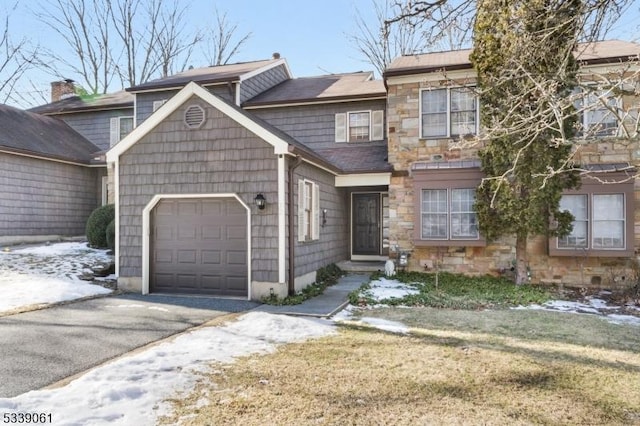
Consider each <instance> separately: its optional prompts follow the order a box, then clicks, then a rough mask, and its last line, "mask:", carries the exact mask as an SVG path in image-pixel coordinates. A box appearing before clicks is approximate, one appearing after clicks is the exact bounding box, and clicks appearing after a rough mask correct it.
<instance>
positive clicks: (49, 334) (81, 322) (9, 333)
mask: <svg viewBox="0 0 640 426" xmlns="http://www.w3.org/2000/svg"><path fill="white" fill-rule="evenodd" d="M256 306H258V304H257V303H253V302H248V301H246V300H230V299H215V298H208V297H179V296H163V295H148V296H142V295H131V294H130V295H121V296H110V297H103V298H98V299H92V300H87V301H82V302H76V303H69V304H66V305H59V306H52V307H50V308H47V309H42V310H39V311H33V312H25V313H22V314H16V315H10V316H6V317H2V318H0V342H2V345H0V398H1V397H13V396H16V395H19V394H22V393H24V392H27V391H30V390H35V389H40V388H42V387H45V386H48V385H50V384H53V383H56V382H58V381H60V380H62V379H65V378H67V377H69V376H72V375H74V374H77V373H80V372H83V371H85V370H88V369H90V368H92V367H94V366H97V365H99V364H102V363H103V362H105V361H108V360H110V359H112V358H115V357H118V356H121V355H123V354H126V353H127V352H130V351H131V350H134V349H136V348H139V347H141V346H144V345H146V344H149V343H152V342H155V341H157V340H160V339H163V338H166V337H169V336H171V335H173V334H176V333H180V332H182V331H184V330H186V329H188V328H191V327H194V326H197V325H200V324H203V323H205V322H207V321H209V320H212V319H214V318H216V317H219V316H222V315H225V314H229V313H234V312H241V311H247V310H250V309H252V308H255V307H256Z"/></svg>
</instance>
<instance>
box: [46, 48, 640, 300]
mask: <svg viewBox="0 0 640 426" xmlns="http://www.w3.org/2000/svg"><path fill="white" fill-rule="evenodd" d="M597 47H598V49H596V51H592V52H587V53H584V55H586V56H585V62H584V67H585V68H588V69H591V70H606V69H608V68H607V67H613V68H615V67H619V66H620V65H621V64H623V63H626V62H628V61H629V57H630V56H631V55H634V54H635V55H637V54H638V53H639V52H640V47H639V46H637V45H635V44H631V43H623V42H603V43H600V44H597ZM468 53H469V52H468V51H457V52H442V53H436V54H427V55H417V56H410V57H403V58H399V59H398V60H397V61H395V62H394V64H392V65H391V67H390V68H389V69H388V70H387V72H386V73H385V79H384V81H379V80H374V79H373V75H372V74H371V73H363V72H358V73H351V74H340V75H324V76H319V77H307V78H293V77H292V75H291V72H290V71H289V68H288V66H287V63H286V61H285V60H284V59H280V58H279V57H278V58H273V59H269V60H264V61H255V62H247V63H239V64H232V65H225V66H220V67H208V68H199V69H194V70H189V71H186V72H184V73H181V74H178V75H175V76H170V77H166V78H161V79H158V80H155V81H151V82H148V83H145V84H141V85H139V86H136V87H132V88H129V89H127V94H126V95H120V96H119V97H117V98H114V99H113V102H111V105H109V102H108V101H107V102H104V103H101V104H100V108H95V105H94V108H93V110H91V109H90V108H89V109H87V108H85V109H84V110H82V108H76V109H73V107H70V108H69V109H67V110H65V111H62V110H58V111H57V112H56V110H55V109H52V108H51V105H54V104H55V103H54V104H50V105H49V106H45V107H46V108H45V110H44V111H43V112H42V113H46V114H48V115H56V116H58V117H59V118H62V119H64V120H65V121H67V123H69V125H71V126H72V127H73V126H74V125H76V126H80V125H81V124H80V123H82V122H83V120H85V122H87V120H89V121H93V122H94V123H98V122H99V123H102V125H103V128H102V130H100V131H99V132H98V133H100V135H97V134H96V135H88V134H87V135H85V136H86V137H87V138H89V139H90V138H94V140H95V141H96V144H98V143H101V144H103V145H101V147H107V144H106V142H105V141H106V140H107V139H105V134H106V129H107V128H108V129H109V133H110V136H109V138H108V140H109V144H108V145H109V146H110V149H109V151H108V153H107V156H106V160H107V170H108V175H109V178H108V181H109V183H110V184H109V196H108V198H109V200H110V202H114V203H115V205H116V212H117V217H116V221H117V236H116V239H117V249H116V252H117V253H116V259H117V273H118V276H119V286H120V287H121V288H124V289H129V290H132V291H139V292H142V293H147V292H162V293H189V294H208V295H218V296H229V297H242V298H250V299H259V298H260V297H262V296H265V295H269V294H277V295H279V296H284V295H286V294H288V293H292V292H293V291H298V290H300V289H301V288H303V287H304V286H306V285H307V284H309V283H311V282H313V281H314V280H315V274H316V271H317V270H318V269H319V268H320V267H323V266H326V265H327V264H330V263H333V262H338V261H342V260H358V261H367V260H371V261H380V260H386V259H389V258H396V257H397V256H398V254H399V252H406V253H409V254H410V257H409V266H408V267H409V269H411V270H421V271H425V270H426V271H430V270H433V269H434V268H435V267H439V268H442V269H445V270H450V271H456V272H462V273H470V274H485V273H490V274H500V273H503V272H504V271H508V270H509V269H510V268H511V266H512V262H513V260H514V257H515V249H514V241H512V240H511V239H508V238H506V239H503V240H500V241H497V242H490V243H488V242H486V241H485V240H484V239H483V237H482V235H480V234H479V233H478V226H477V221H476V219H475V213H474V212H473V202H474V194H475V188H476V187H477V186H478V185H479V183H480V182H481V180H482V178H483V175H482V173H481V171H480V169H479V161H478V156H477V152H478V147H477V146H471V147H465V148H464V149H461V148H459V147H458V146H457V145H456V144H455V142H456V140H457V139H459V135H464V134H469V133H477V132H478V131H479V108H478V103H477V101H476V99H475V96H474V94H473V92H472V91H470V90H468V89H467V86H472V85H473V84H474V81H475V76H474V74H473V70H472V69H471V66H470V64H469V61H468ZM598 67H599V68H598ZM443 69H444V70H445V73H443ZM123 96H124V97H123ZM127 96H128V97H129V99H130V103H128V104H127V103H122V100H123V99H125V100H126V99H127ZM131 98H132V99H131ZM116 99H119V101H116ZM63 102H64V101H63ZM67 102H70V101H67ZM620 102H621V103H622V104H621V105H620V107H623V106H624V107H626V106H627V104H629V105H630V104H632V103H633V102H635V99H621V100H620ZM604 116H606V114H605V113H604V112H602V111H594V112H593V114H591V115H589V117H596V118H598V119H599V120H600V121H602V117H604ZM122 120H124V124H123V121H122ZM127 120H130V121H127ZM585 120H586V122H587V123H586V124H587V125H589V123H588V121H589V119H588V118H587V115H585ZM116 121H117V122H118V123H116ZM605 121H606V120H605ZM74 123H75V124H74ZM106 123H109V125H108V126H107V124H106ZM599 124H600V125H602V122H601V123H599ZM604 124H605V126H604V127H605V129H611V128H613V127H615V126H616V124H615V123H611V122H608V121H606V122H605V123H604ZM89 127H91V128H94V129H97V126H89ZM116 133H117V135H116ZM605 133H606V132H605ZM605 133H603V135H602V136H606V137H602V138H596V139H593V140H581V141H580V151H579V159H580V161H582V163H583V165H584V166H585V168H590V169H591V170H593V171H594V172H596V173H595V174H594V176H596V177H599V176H606V178H607V179H617V180H618V181H620V182H622V181H623V180H624V183H619V184H615V185H606V186H604V185H601V184H599V183H598V181H597V180H593V179H592V180H589V178H586V177H585V178H584V181H583V185H582V188H581V189H580V190H579V191H576V192H573V193H567V194H565V196H564V197H563V201H562V203H563V204H562V205H563V206H564V207H565V208H566V209H569V210H570V211H572V213H573V214H574V215H575V216H576V223H575V224H574V232H573V233H572V234H571V235H570V236H569V237H567V238H565V239H562V240H560V241H558V240H557V239H555V240H548V239H544V238H534V239H532V240H531V241H530V244H529V268H530V270H531V280H532V282H547V283H564V284H567V285H586V286H589V285H592V286H602V287H611V286H615V285H625V283H626V282H628V281H629V279H628V278H627V277H629V274H628V271H629V265H630V261H631V260H632V259H635V250H636V247H637V246H638V241H640V233H637V232H636V230H635V224H636V223H640V214H639V213H638V212H639V211H640V210H639V209H638V208H636V203H635V198H636V191H635V180H634V179H632V178H629V177H628V173H630V171H629V170H630V166H637V165H638V161H639V160H638V159H639V158H640V146H636V145H637V143H636V142H635V141H634V142H623V141H622V139H617V138H615V137H612V136H611V135H607V134H605ZM101 138H102V139H101ZM100 141H102V142H100ZM259 200H264V205H263V206H261V207H259V206H258V201H259ZM605 206H606V208H605ZM638 232H640V231H638Z"/></svg>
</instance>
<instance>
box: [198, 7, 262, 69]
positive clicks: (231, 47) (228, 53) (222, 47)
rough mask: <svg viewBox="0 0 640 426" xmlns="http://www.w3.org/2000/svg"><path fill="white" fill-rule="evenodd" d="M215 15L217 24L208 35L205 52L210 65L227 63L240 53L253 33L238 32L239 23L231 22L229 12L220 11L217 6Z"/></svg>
mask: <svg viewBox="0 0 640 426" xmlns="http://www.w3.org/2000/svg"><path fill="white" fill-rule="evenodd" d="M214 15H215V18H216V25H215V26H214V27H213V28H211V29H210V30H209V32H208V34H207V35H206V38H205V50H204V52H203V53H204V55H205V59H206V60H207V61H208V63H209V65H225V64H227V63H229V61H230V60H231V59H232V58H233V57H234V56H235V55H237V54H238V52H239V51H240V49H241V48H242V46H243V45H244V44H245V43H246V42H247V40H249V38H250V37H251V33H250V32H249V33H246V34H244V35H239V34H237V31H238V24H234V23H231V22H229V20H228V18H227V12H224V13H220V11H219V10H218V9H217V8H216V9H215V11H214ZM236 36H237V38H236Z"/></svg>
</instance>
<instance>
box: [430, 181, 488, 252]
mask: <svg viewBox="0 0 640 426" xmlns="http://www.w3.org/2000/svg"><path fill="white" fill-rule="evenodd" d="M475 194H476V190H475V188H450V189H423V190H422V194H421V195H422V199H421V209H420V216H421V228H420V229H421V232H420V237H421V239H423V240H476V239H478V238H479V237H480V234H479V231H478V219H477V215H476V213H475V211H474V210H473V205H474V203H475Z"/></svg>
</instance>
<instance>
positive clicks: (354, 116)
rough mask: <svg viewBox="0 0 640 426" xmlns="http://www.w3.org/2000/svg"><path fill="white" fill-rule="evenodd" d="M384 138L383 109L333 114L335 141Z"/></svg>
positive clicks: (377, 139)
mask: <svg viewBox="0 0 640 426" xmlns="http://www.w3.org/2000/svg"><path fill="white" fill-rule="evenodd" d="M383 139H384V111H353V112H345V113H339V114H336V115H335V141H336V142H368V141H379V140H383Z"/></svg>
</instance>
